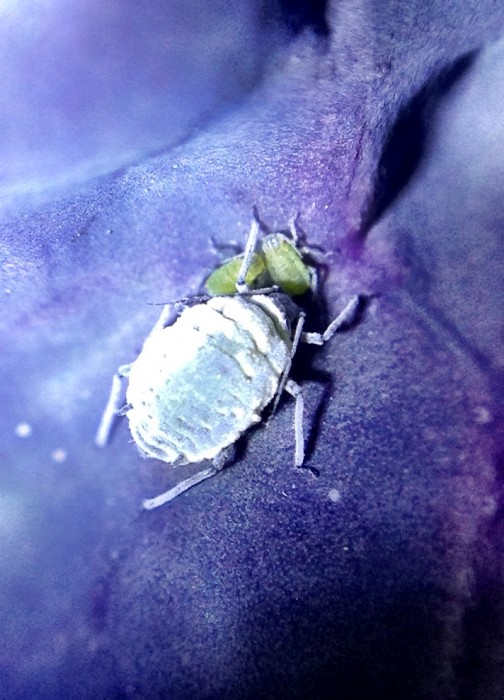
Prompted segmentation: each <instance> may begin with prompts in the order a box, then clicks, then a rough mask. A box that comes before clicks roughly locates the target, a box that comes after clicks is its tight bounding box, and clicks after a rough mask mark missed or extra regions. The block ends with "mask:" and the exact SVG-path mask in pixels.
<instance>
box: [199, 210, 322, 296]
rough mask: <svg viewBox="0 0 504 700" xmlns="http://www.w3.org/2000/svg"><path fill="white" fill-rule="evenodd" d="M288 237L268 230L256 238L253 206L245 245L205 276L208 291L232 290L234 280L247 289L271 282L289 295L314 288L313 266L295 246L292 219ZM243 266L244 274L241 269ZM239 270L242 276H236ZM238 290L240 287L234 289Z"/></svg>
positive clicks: (255, 216) (227, 292) (221, 292)
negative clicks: (235, 254)
mask: <svg viewBox="0 0 504 700" xmlns="http://www.w3.org/2000/svg"><path fill="white" fill-rule="evenodd" d="M290 231H291V237H292V240H289V239H288V238H287V236H285V235H284V234H283V233H269V234H268V235H267V236H265V237H264V238H263V239H262V240H261V241H258V240H257V239H258V233H259V224H258V218H257V212H256V211H255V210H254V221H253V223H252V229H251V232H250V234H249V238H248V242H247V247H246V249H245V252H244V253H243V254H242V255H237V256H235V257H233V258H230V259H229V260H226V262H224V263H223V264H222V265H221V266H220V267H218V268H217V269H216V270H214V272H212V274H211V275H210V276H209V277H208V279H207V280H206V283H205V286H206V288H207V290H208V291H209V292H210V294H212V295H214V294H236V291H237V288H236V285H237V283H238V285H239V286H241V287H243V283H245V286H246V288H247V289H258V288H261V287H267V286H271V285H275V286H277V287H279V288H280V289H281V290H282V291H283V292H285V293H286V294H288V295H289V296H291V297H292V296H301V295H302V294H305V293H306V292H307V291H308V290H309V289H312V291H315V288H316V281H317V276H316V272H315V270H314V269H313V268H312V267H310V266H309V265H307V264H306V263H305V261H304V260H303V257H302V255H301V251H300V249H299V247H298V238H299V237H298V233H297V229H296V223H295V219H293V220H292V221H291V224H290ZM242 268H243V269H246V270H247V272H246V274H245V273H244V272H243V271H242ZM240 272H242V277H243V279H241V280H239V276H240ZM238 291H240V289H238Z"/></svg>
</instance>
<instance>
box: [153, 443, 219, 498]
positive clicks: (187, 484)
mask: <svg viewBox="0 0 504 700" xmlns="http://www.w3.org/2000/svg"><path fill="white" fill-rule="evenodd" d="M228 459H229V451H228V450H227V449H225V450H222V452H219V454H218V455H217V456H216V457H214V460H213V466H211V467H207V469H202V470H201V471H200V472H197V473H196V474H193V475H192V476H190V477H188V478H187V479H184V480H183V481H181V482H180V483H179V484H177V485H176V486H174V487H173V488H171V489H168V491H165V492H164V493H161V494H160V495H159V496H155V497H154V498H147V499H145V500H144V501H143V503H142V505H143V507H144V508H145V509H146V510H152V509H153V508H158V507H159V506H162V505H164V504H165V503H168V501H173V499H174V498H177V496H180V494H182V493H184V492H185V491H187V490H188V489H190V488H192V487H193V486H196V484H199V483H201V482H202V481H205V479H210V477H211V476H215V475H216V474H218V473H219V472H220V471H221V469H224V467H225V466H226V464H227V463H228Z"/></svg>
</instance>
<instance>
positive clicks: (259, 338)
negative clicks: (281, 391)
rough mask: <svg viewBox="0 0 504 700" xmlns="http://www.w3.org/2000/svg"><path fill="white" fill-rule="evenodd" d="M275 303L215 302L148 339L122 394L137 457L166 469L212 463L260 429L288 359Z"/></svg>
mask: <svg viewBox="0 0 504 700" xmlns="http://www.w3.org/2000/svg"><path fill="white" fill-rule="evenodd" d="M282 296H284V295H276V297H277V298H276V299H275V297H274V296H273V295H252V296H250V297H246V296H240V295H237V296H229V297H214V298H211V299H209V300H208V301H207V302H205V303H200V304H197V305H195V306H190V307H187V308H186V309H184V311H183V312H182V313H181V315H180V316H179V318H178V319H177V320H176V322H175V323H174V324H173V326H168V327H167V328H160V329H158V330H157V331H156V332H154V333H152V334H151V335H150V336H149V338H148V339H147V341H146V342H145V344H144V347H143V349H142V352H141V353H140V355H139V356H138V358H137V359H136V360H135V362H134V363H133V364H132V365H131V367H130V370H129V373H128V389H127V393H126V400H127V404H128V406H129V407H130V408H128V409H127V412H126V415H127V417H128V421H129V427H130V430H131V434H132V436H133V439H134V440H135V442H136V444H137V445H138V447H139V448H140V451H141V452H142V453H143V454H144V455H146V456H147V457H155V458H157V459H161V460H163V461H164V462H167V463H169V464H172V465H173V466H176V465H178V464H185V463H187V462H201V461H202V460H204V459H214V458H215V457H217V456H218V455H219V454H220V453H221V452H222V450H223V449H224V448H225V447H227V446H228V445H231V444H232V443H234V442H236V440H237V439H238V437H239V436H240V435H241V434H242V433H243V432H245V430H247V429H248V428H249V427H250V426H251V425H253V424H254V423H257V422H259V421H260V419H261V413H262V411H263V409H264V408H265V407H266V406H267V405H268V404H269V403H270V401H271V400H272V399H273V397H274V396H275V393H276V391H277V388H278V385H279V382H280V379H281V377H282V374H283V373H284V372H285V370H286V368H287V366H288V363H289V361H290V356H291V350H292V341H291V330H290V322H289V319H288V318H287V316H286V315H285V313H284V312H283V309H282V301H285V300H282V299H281V297H282ZM278 297H280V298H278ZM287 301H288V299H287Z"/></svg>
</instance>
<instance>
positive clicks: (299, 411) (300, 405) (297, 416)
mask: <svg viewBox="0 0 504 700" xmlns="http://www.w3.org/2000/svg"><path fill="white" fill-rule="evenodd" d="M285 390H286V391H288V392H289V394H290V395H291V396H293V397H294V398H295V399H296V405H295V408H294V438H295V444H296V448H295V452H294V465H295V466H296V467H301V466H302V465H303V462H304V434H303V413H304V400H303V394H302V389H301V387H300V386H299V384H296V382H294V381H292V379H289V380H288V381H287V382H286V383H285Z"/></svg>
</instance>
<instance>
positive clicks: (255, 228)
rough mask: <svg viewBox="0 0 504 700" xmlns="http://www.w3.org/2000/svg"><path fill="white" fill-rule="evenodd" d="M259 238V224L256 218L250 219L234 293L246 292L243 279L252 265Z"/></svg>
mask: <svg viewBox="0 0 504 700" xmlns="http://www.w3.org/2000/svg"><path fill="white" fill-rule="evenodd" d="M258 236H259V222H258V221H257V219H256V217H255V216H254V218H253V219H252V223H251V225H250V232H249V235H248V238H247V243H246V245H245V252H244V253H243V260H242V264H241V265H240V270H239V272H238V277H237V278H236V291H237V292H238V293H239V294H241V293H243V292H248V289H249V288H248V285H247V283H246V282H245V277H246V276H247V272H248V271H249V269H250V265H251V264H252V258H253V257H254V253H255V249H256V245H257V237H258Z"/></svg>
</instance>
